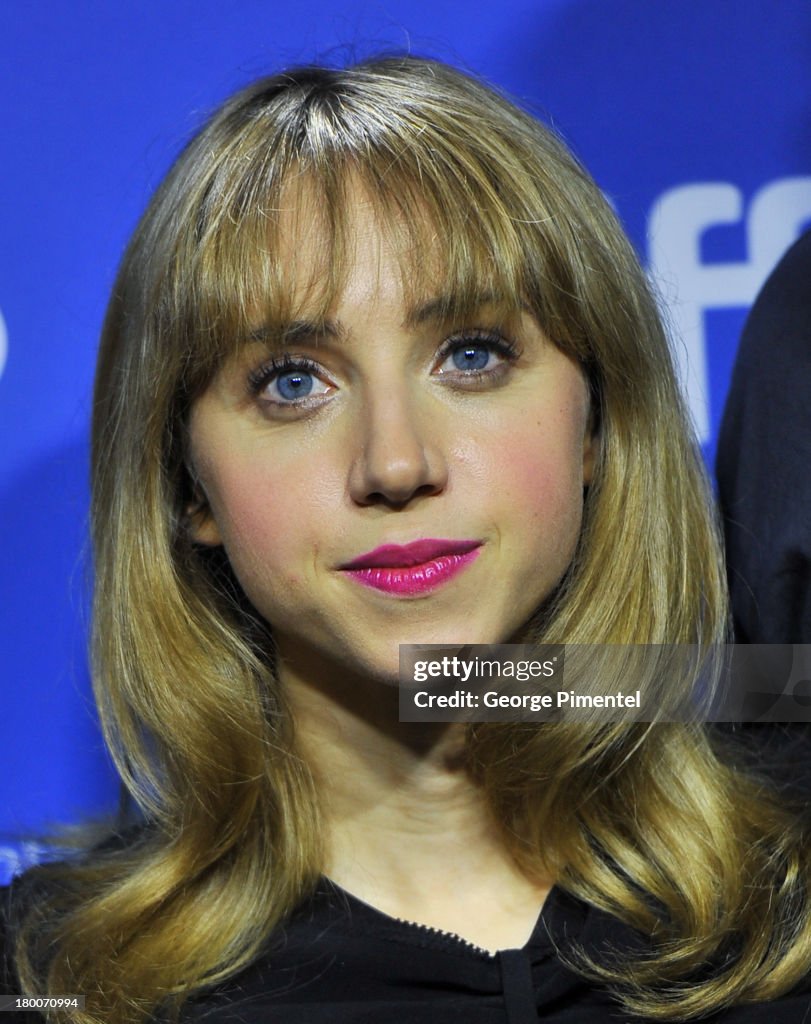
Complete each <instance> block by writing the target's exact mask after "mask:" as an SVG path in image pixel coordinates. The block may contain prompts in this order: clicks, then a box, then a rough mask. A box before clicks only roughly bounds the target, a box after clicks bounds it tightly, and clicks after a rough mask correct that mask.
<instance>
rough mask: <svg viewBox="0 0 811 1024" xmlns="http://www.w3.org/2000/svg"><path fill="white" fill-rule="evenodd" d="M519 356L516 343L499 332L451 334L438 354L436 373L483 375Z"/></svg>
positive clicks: (461, 376)
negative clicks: (481, 335)
mask: <svg viewBox="0 0 811 1024" xmlns="http://www.w3.org/2000/svg"><path fill="white" fill-rule="evenodd" d="M516 358H517V352H516V350H515V346H514V345H513V344H512V343H511V342H509V341H507V339H506V338H502V337H498V336H495V335H494V336H489V335H488V336H484V337H479V336H476V335H474V336H463V337H456V338H449V339H448V341H447V342H446V343H445V345H444V346H443V347H442V350H441V352H440V354H439V362H438V364H437V366H436V369H435V370H434V372H435V373H437V374H440V375H444V374H447V375H449V376H453V377H455V378H457V379H459V378H464V377H468V376H470V377H477V378H478V377H481V376H482V375H486V374H489V373H492V372H493V371H495V370H498V369H499V368H500V367H504V366H505V364H507V363H510V362H513V361H514V360H515V359H516Z"/></svg>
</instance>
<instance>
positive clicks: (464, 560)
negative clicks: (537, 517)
mask: <svg viewBox="0 0 811 1024" xmlns="http://www.w3.org/2000/svg"><path fill="white" fill-rule="evenodd" d="M480 547H481V541H478V540H431V539H426V540H417V541H414V543H413V544H404V545H400V544H384V545H382V547H379V548H375V549H374V551H369V552H367V554H365V555H361V556H360V557H359V558H355V559H354V560H353V561H351V562H349V563H348V564H347V565H344V566H342V567H341V568H342V570H343V571H344V572H346V573H348V574H349V575H350V576H352V578H353V579H356V580H357V581H358V583H362V584H363V585H364V586H365V587H372V588H373V589H374V590H381V591H383V592H384V593H386V594H397V595H401V596H404V597H408V596H411V595H414V594H425V593H427V592H428V591H430V590H436V588H437V587H440V586H442V584H443V583H447V582H448V580H451V579H452V578H453V577H454V576H456V575H457V573H460V572H461V571H462V570H463V569H464V568H465V567H466V566H468V565H469V564H470V563H471V562H472V561H473V560H474V559H475V558H476V557H477V555H478V553H479V549H480Z"/></svg>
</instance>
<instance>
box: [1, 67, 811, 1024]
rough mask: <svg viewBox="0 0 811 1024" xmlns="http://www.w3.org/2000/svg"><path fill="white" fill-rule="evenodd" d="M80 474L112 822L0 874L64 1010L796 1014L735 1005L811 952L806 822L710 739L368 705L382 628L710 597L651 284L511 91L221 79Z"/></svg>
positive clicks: (143, 227) (619, 637) (385, 694)
mask: <svg viewBox="0 0 811 1024" xmlns="http://www.w3.org/2000/svg"><path fill="white" fill-rule="evenodd" d="M93 493H94V514H93V529H94V544H95V548H94V551H95V561H96V570H97V585H96V602H95V630H94V652H95V667H94V676H95V686H96V692H97V698H98V702H99V706H100V709H101V715H102V720H103V723H104V727H105V731H106V736H107V740H108V742H109V745H110V749H111V750H112V751H113V754H114V756H115V758H116V761H117V764H118V766H119V770H120V772H121V774H122V778H123V779H124V782H125V783H126V786H127V789H128V791H129V793H130V794H132V796H133V798H134V801H135V804H136V805H137V810H138V814H139V816H140V819H141V821H140V822H139V823H138V824H136V825H135V826H134V828H133V830H132V831H131V832H129V833H127V834H125V835H123V836H119V837H117V838H114V839H113V840H111V841H108V842H106V843H102V844H101V845H100V846H97V847H96V848H95V849H94V850H93V852H92V853H91V854H89V855H87V856H85V857H84V858H80V859H78V860H77V861H76V862H74V863H70V864H61V865H57V866H53V867H49V868H42V869H40V870H39V871H38V872H36V873H34V874H32V875H30V876H29V877H28V879H27V880H26V881H25V882H24V884H23V886H22V890H23V891H22V893H21V894H20V895H19V896H18V897H17V898H16V899H15V904H16V906H17V907H22V908H23V909H22V910H18V911H17V923H16V925H15V927H14V933H15V936H16V950H17V953H16V963H17V971H18V974H19V976H20V978H21V980H22V984H24V985H25V987H26V990H28V991H31V992H40V993H41V992H46V991H47V992H51V993H67V992H71V993H74V992H75V993H83V994H85V995H86V997H87V1006H86V1009H85V1011H84V1013H82V1012H80V1011H76V1012H75V1013H74V1014H73V1016H72V1017H71V1019H72V1020H76V1021H82V1022H89V1021H102V1020H103V1021H142V1020H147V1019H150V1018H152V1019H160V1020H170V1019H176V1017H177V1016H178V1015H179V1017H180V1019H184V1020H197V1019H206V1020H214V1021H220V1020H222V1021H225V1020H229V1021H230V1020H245V1021H248V1020H262V1021H275V1020H279V1021H285V1022H289V1021H302V1022H304V1021H306V1022H307V1024H313V1022H318V1021H330V1022H334V1021H361V1020H375V1021H376V1020H392V1021H435V1020H436V1021H445V1020H465V1021H466V1022H471V1021H472V1022H476V1021H506V1020H508V1021H510V1022H514V1021H525V1020H534V1019H537V1018H538V1016H539V1015H540V1016H543V1018H544V1019H549V1020H552V1021H561V1022H562V1021H567V1022H572V1021H581V1020H583V1021H585V1020H588V1021H601V1020H604V1021H609V1020H615V1019H622V1020H628V1019H632V1018H633V1019H648V1020H654V1019H657V1020H659V1019H661V1020H692V1019H699V1018H700V1019H702V1020H704V1019H712V1020H716V1019H717V1020H718V1021H724V1022H728V1024H732V1022H735V1024H743V1022H752V1021H759V1020H765V1019H766V1018H767V1016H768V1019H769V1020H770V1021H774V1020H775V1019H777V1017H776V1015H777V1014H778V1013H780V1012H783V1013H784V1017H783V1018H780V1019H785V1020H786V1021H788V1020H792V1021H794V1020H797V1019H801V1018H802V1014H803V1013H804V1012H805V1011H806V1009H807V1007H808V1005H809V1000H808V997H807V996H804V995H801V994H800V993H799V991H794V993H793V994H791V995H789V996H787V998H786V1000H784V1001H779V1002H777V1003H774V1004H773V1005H771V1006H768V1007H764V1006H762V1005H761V1006H758V1005H757V1004H758V1003H763V1002H764V1001H766V1000H773V999H775V998H777V997H780V996H783V995H784V994H785V993H788V992H790V990H796V987H797V986H798V985H800V984H801V982H802V980H803V978H804V977H805V975H806V972H807V970H808V966H809V960H811V953H810V952H809V947H810V945H811V918H810V917H809V913H808V909H807V898H808V886H809V882H808V858H807V837H806V834H805V832H804V829H803V825H802V823H801V821H800V819H799V818H798V817H797V816H796V815H795V814H794V813H793V812H792V811H791V810H790V809H789V808H787V807H783V806H782V804H780V803H779V801H778V800H777V798H776V796H775V794H773V793H772V792H771V791H770V790H769V788H768V784H767V782H766V780H765V779H763V778H761V777H759V776H758V775H757V774H756V773H755V772H753V771H746V770H744V768H743V767H742V765H741V764H740V763H739V760H740V759H738V758H736V757H735V756H733V754H732V753H731V751H730V750H722V749H721V745H720V741H719V740H717V739H712V738H710V737H708V736H707V735H705V733H704V731H703V730H702V729H701V728H700V727H699V726H690V725H667V724H659V725H657V726H654V727H651V726H644V725H627V724H625V725H623V724H611V723H602V724H600V723H598V724H595V725H576V724H571V723H566V722H549V723H545V724H544V725H542V726H538V725H532V724H528V723H513V724H504V723H491V724H481V723H479V724H477V723H473V724H471V725H469V726H461V725H437V724H428V725H406V724H403V723H400V722H399V721H398V718H397V689H396V685H394V684H396V682H397V668H398V649H399V644H401V643H430V644H441V643H450V644H468V643H490V642H508V641H513V640H514V641H522V642H523V641H530V640H543V641H549V642H565V643H576V642H586V643H595V642H597V643H637V644H664V643H682V644H684V643H690V644H701V645H704V644H707V645H709V644H713V643H716V642H718V641H720V640H722V639H723V638H724V635H725V629H726V606H725V602H724V596H723V593H724V592H723V584H722V568H721V560H720V557H719V552H718V544H717V538H716V533H715V528H714V525H713V522H712V517H711V515H710V513H709V511H708V498H707V490H706V486H705V480H704V476H703V473H702V470H701V465H700V460H699V458H698V456H697V455H696V451H695V448H694V446H693V444H692V441H691V440H690V439H689V435H688V431H687V429H686V427H685V417H684V413H683V409H682V405H681V402H680V399H679V395H678V390H677V387H676V384H675V382H674V378H673V372H672V368H671V364H670V358H669V355H668V349H667V345H666V342H665V339H664V336H663V332H662V329H661V327H660V324H659V320H658V317H657V313H656V308H655V304H654V302H653V300H652V299H651V297H650V295H649V292H648V288H647V286H646V283H645V279H644V276H643V274H642V272H641V271H640V269H639V267H638V265H637V262H636V260H635V258H634V255H633V253H632V251H631V248H630V246H629V245H628V243H627V241H626V240H625V238H624V237H623V235H622V232H621V230H620V229H619V227H618V225H617V223H616V220H615V218H614V216H613V214H612V213H611V211H610V209H609V207H608V205H607V204H606V203H605V201H604V200H603V199H602V197H601V195H600V193H599V191H598V190H597V188H596V187H595V186H594V184H593V183H592V182H591V180H590V179H589V178H588V176H587V175H586V174H585V172H584V171H583V170H582V169H581V168H580V167H579V166H578V165H577V164H576V163H575V162H574V160H573V158H572V157H571V156H570V155H569V154H568V153H567V152H566V151H565V149H564V148H563V147H562V146H561V144H560V143H559V142H558V141H557V140H556V139H555V138H553V137H552V136H551V135H550V133H549V132H548V131H547V130H545V129H544V128H542V127H541V126H540V125H538V123H537V122H536V121H534V120H533V119H532V118H531V117H529V116H527V115H526V114H524V113H522V112H521V111H519V110H518V109H517V108H515V107H514V106H513V105H511V104H510V103H509V102H507V101H506V100H504V99H503V98H501V97H500V96H498V95H497V94H495V93H494V92H492V91H491V90H489V89H488V88H486V87H485V86H483V85H481V84H480V83H478V82H475V81H473V80H471V79H470V78H468V77H466V76H465V75H463V74H461V73H459V72H458V71H455V70H453V69H451V68H448V67H445V66H443V65H441V64H438V63H435V62H431V61H427V60H419V59H414V58H401V57H397V58H385V59H378V60H373V61H369V62H366V63H362V64H359V65H357V66H355V67H353V68H348V69H345V70H338V71H336V70H325V69H319V68H308V69H300V70H296V71H293V72H289V73H285V74H282V75H279V76H277V77H275V78H270V79H267V80H264V81H260V82H257V83H256V84H254V85H252V86H250V87H249V88H248V89H246V90H245V91H243V92H242V93H240V94H238V95H236V96H235V97H233V98H232V99H231V100H229V101H228V102H227V103H226V104H225V105H224V106H223V107H222V109H221V110H220V111H218V112H217V113H216V114H215V115H214V117H213V118H212V119H211V121H210V122H209V123H208V124H207V125H206V127H205V128H204V129H203V130H202V131H201V132H200V134H199V135H198V136H197V137H196V138H195V139H194V140H193V141H192V142H191V144H190V145H189V146H188V147H187V149H186V150H185V152H184V153H183V154H182V155H181V156H180V158H179V160H178V161H177V163H176V165H175V167H174V168H173V170H172V171H171V172H170V174H169V176H168V177H167V179H166V181H165V182H164V184H163V185H162V186H161V188H160V189H159V191H158V193H157V194H156V196H155V198H154V199H153V201H152V203H151V204H150V207H149V209H148V210H147V213H146V214H145V216H144V218H143V220H142V222H141V224H140V226H139V227H138V229H137V231H136V233H135V236H134V238H133V240H132V242H131V244H130V247H129V249H128V251H127V253H126V255H125V258H124V261H123V264H122V268H121V271H120V274H119V278H118V281H117V283H116V286H115V289H114V293H113V298H112V301H111V305H110V309H109V313H108V317H107V321H106V324H105V329H104V337H103V340H102V347H101V353H100V358H99V365H98V374H97V386H96V397H95V415H94V442H93ZM693 684H694V679H693V678H692V677H691V678H685V679H684V680H683V684H682V685H683V689H684V691H685V693H689V691H690V689H691V688H692V686H693ZM541 912H542V914H541ZM539 914H541V916H540V917H539ZM729 1007H733V1009H731V1010H730V1009H728V1008H729ZM781 1008H782V1009H781ZM786 1014H787V1015H786Z"/></svg>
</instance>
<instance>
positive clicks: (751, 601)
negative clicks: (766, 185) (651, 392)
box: [716, 232, 811, 644]
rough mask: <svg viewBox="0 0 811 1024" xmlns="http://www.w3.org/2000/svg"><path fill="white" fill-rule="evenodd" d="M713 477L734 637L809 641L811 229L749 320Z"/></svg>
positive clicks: (774, 641)
mask: <svg viewBox="0 0 811 1024" xmlns="http://www.w3.org/2000/svg"><path fill="white" fill-rule="evenodd" d="M716 474H717V477H718V490H719V497H720V499H721V506H722V510H723V513H724V530H725V534H726V546H727V560H728V565H729V585H730V592H731V595H732V610H733V615H734V619H735V629H736V633H737V635H738V639H739V640H741V641H743V642H745V643H758V644H800V643H805V644H807V643H811V232H808V233H806V234H805V235H803V236H802V237H801V238H800V239H799V241H798V242H796V243H795V244H794V245H793V246H792V247H791V248H790V249H789V251H788V252H787V253H786V255H785V256H784V257H783V259H782V260H781V261H780V263H779V264H778V266H777V268H776V270H775V271H774V272H773V273H772V275H771V277H770V278H769V279H768V281H767V282H766V284H765V285H764V286H763V289H762V290H761V292H760V294H759V295H758V298H757V300H756V302H755V304H754V306H753V307H752V310H751V312H750V314H749V317H748V319H747V321H746V326H745V327H744V331H743V335H742V337H741V343H740V348H739V349H738V355H737V360H736V363H735V370H734V372H733V375H732V384H731V388H730V392H729V398H728V399H727V404H726V408H725V411H724V419H723V424H722V426H721V433H720V437H719V441H718V457H717V460H716Z"/></svg>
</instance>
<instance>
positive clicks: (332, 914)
mask: <svg viewBox="0 0 811 1024" xmlns="http://www.w3.org/2000/svg"><path fill="white" fill-rule="evenodd" d="M642 942H643V939H642V938H641V936H638V935H636V934H635V933H634V932H632V931H631V930H630V929H628V928H626V927H624V926H623V925H621V924H620V923H618V922H617V921H616V920H615V919H614V918H611V917H610V916H609V915H607V914H605V913H603V912H601V911H599V910H596V909H594V908H592V907H589V906H587V905H586V904H585V903H583V902H581V901H580V900H577V899H575V898H574V897H572V896H570V895H567V894H566V893H564V892H563V891H562V890H560V889H557V888H555V889H553V890H552V892H551V894H550V896H549V898H548V899H547V901H546V904H545V906H544V909H543V912H542V914H541V916H540V918H539V920H538V923H537V925H536V927H535V929H534V931H533V934H532V936H531V938H530V940H529V942H528V943H527V945H526V946H525V947H524V948H523V949H512V950H504V951H501V952H499V953H496V954H490V953H488V952H486V951H484V950H481V949H478V948H477V947H476V946H473V945H471V944H470V943H468V942H466V941H465V940H463V939H461V938H459V937H458V936H456V935H451V934H448V933H444V932H440V931H437V930H435V929H431V928H427V927H425V926H423V925H417V924H411V923H408V922H403V921H398V920H395V919H394V918H391V917H389V916H388V915H386V914H384V913H382V912H381V911H379V910H376V909H375V908H373V907H371V906H369V905H368V904H366V903H363V902H362V901H361V900H359V899H357V898H356V897H354V896H352V895H350V894H349V893H347V892H345V891H344V890H342V889H339V888H338V887H336V886H335V885H333V884H332V883H330V882H328V881H326V880H324V881H323V882H322V883H321V885H320V886H319V888H318V890H317V891H316V893H315V895H314V896H313V897H312V898H311V899H309V900H307V901H306V902H305V903H304V905H303V906H302V907H301V908H300V910H299V911H298V913H297V914H295V915H294V916H293V918H292V920H291V921H290V922H289V923H288V924H287V925H286V927H284V928H283V929H280V930H279V931H278V933H277V934H276V935H275V936H274V937H273V939H272V940H271V942H270V944H269V946H268V948H267V950H266V952H265V953H264V954H263V955H262V956H261V957H260V958H259V959H258V960H257V961H256V962H255V963H254V964H253V965H252V966H250V967H249V968H247V969H246V970H244V971H242V972H241V973H240V974H238V975H237V976H236V977H234V978H233V979H231V980H230V981H228V982H227V983H225V984H223V985H221V986H220V987H218V988H217V989H214V990H212V991H210V992H208V993H206V994H205V995H203V996H198V997H197V998H196V999H194V1000H192V1001H191V1002H189V1003H187V1004H186V1006H185V1009H184V1013H183V1016H182V1021H183V1024H192V1022H194V1024H198V1022H200V1024H384V1022H385V1024H434V1022H439V1024H454V1022H458V1024H535V1022H537V1021H539V1020H543V1021H545V1022H549V1024H625V1022H630V1021H631V1018H629V1017H628V1015H627V1014H625V1013H624V1012H622V1011H621V1010H620V1009H619V1007H618V1005H617V1004H616V1003H615V1002H614V1000H613V999H612V998H611V997H610V995H609V994H608V993H607V992H606V991H605V989H603V988H601V987H599V986H595V985H594V984H592V983H590V982H587V981H584V980H583V979H582V978H580V977H579V976H578V975H577V974H575V973H574V972H573V971H571V970H570V969H568V968H567V967H566V966H564V963H563V962H562V959H561V956H560V955H559V953H562V954H563V955H564V956H565V954H566V951H567V950H570V949H571V947H572V944H573V943H577V944H579V945H581V946H582V948H583V949H585V950H586V951H587V952H591V953H593V954H595V955H599V954H600V952H601V951H605V950H606V949H608V948H613V949H615V950H619V951H622V950H626V951H630V950H632V949H637V950H638V949H639V948H640V944H641V943H642ZM7 984H8V982H7ZM11 990H12V991H13V988H12V989H11ZM71 994H81V993H71ZM26 1019H27V1020H34V1019H38V1018H33V1017H28V1018H25V1017H22V1016H15V1015H9V1016H7V1017H6V1016H4V1017H2V1018H0V1021H2V1024H11V1021H12V1020H19V1021H22V1020H26ZM633 1019H634V1020H637V1019H636V1018H633ZM710 1020H711V1021H712V1024H803V1022H808V1024H811V990H809V989H806V990H805V992H804V993H800V992H796V993H795V994H793V995H789V996H786V997H784V998H783V999H780V1000H778V1001H777V1002H775V1003H769V1004H757V1005H754V1004H753V1005H749V1006H739V1007H735V1008H733V1009H731V1010H728V1011H726V1012H724V1013H721V1014H718V1015H716V1016H714V1017H712V1018H711V1019H710V1018H708V1019H706V1020H705V1022H704V1024H710ZM156 1024H158V1022H157V1021H156Z"/></svg>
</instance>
